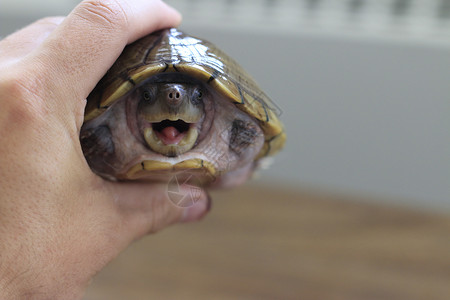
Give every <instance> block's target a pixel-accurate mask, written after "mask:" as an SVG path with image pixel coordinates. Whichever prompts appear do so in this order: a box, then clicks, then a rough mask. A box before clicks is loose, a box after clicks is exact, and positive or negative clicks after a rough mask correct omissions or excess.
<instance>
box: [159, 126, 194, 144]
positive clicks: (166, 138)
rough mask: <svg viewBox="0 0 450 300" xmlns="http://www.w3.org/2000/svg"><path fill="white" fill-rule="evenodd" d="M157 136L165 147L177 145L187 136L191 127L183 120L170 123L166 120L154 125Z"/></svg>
mask: <svg viewBox="0 0 450 300" xmlns="http://www.w3.org/2000/svg"><path fill="white" fill-rule="evenodd" d="M152 126H153V129H154V131H155V133H156V136H157V137H158V138H159V139H160V140H161V141H162V142H163V143H164V145H176V144H178V143H179V142H180V140H181V139H182V138H183V137H184V136H185V135H186V132H187V131H188V130H189V127H190V125H189V124H188V123H186V122H184V121H183V120H177V121H169V120H164V121H162V122H158V123H152Z"/></svg>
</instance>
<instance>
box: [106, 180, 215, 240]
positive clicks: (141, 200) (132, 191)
mask: <svg viewBox="0 0 450 300" xmlns="http://www.w3.org/2000/svg"><path fill="white" fill-rule="evenodd" d="M108 184H109V185H110V189H111V191H112V194H113V197H114V200H115V203H116V205H117V207H118V209H119V214H120V215H121V216H122V218H123V219H122V220H123V222H122V224H123V226H121V230H122V231H124V232H122V233H121V234H122V236H123V237H125V239H126V237H127V236H128V238H129V240H130V241H132V240H135V239H138V238H141V237H142V236H144V235H146V234H149V233H154V232H157V231H159V230H161V229H163V228H165V227H167V226H169V225H172V224H175V223H179V222H192V221H197V220H200V219H202V218H203V217H204V216H205V215H206V213H207V212H208V211H209V209H210V207H211V198H210V196H209V195H208V193H207V192H206V191H205V190H204V189H201V188H196V189H195V191H192V190H190V189H189V188H188V187H185V186H179V190H178V191H177V192H176V193H175V194H174V193H173V192H172V191H170V189H169V185H168V184H163V183H129V182H127V183H117V182H114V183H112V182H109V183H108ZM181 198H183V199H185V201H183V202H181V201H180V199H181ZM126 242H128V241H126Z"/></svg>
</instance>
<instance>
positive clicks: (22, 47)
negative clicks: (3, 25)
mask: <svg viewBox="0 0 450 300" xmlns="http://www.w3.org/2000/svg"><path fill="white" fill-rule="evenodd" d="M63 20H64V18H63V17H48V18H44V19H40V20H37V21H36V22H34V23H32V24H30V25H28V26H27V27H24V28H22V29H21V30H19V31H17V32H14V33H12V34H10V35H9V36H7V37H6V38H4V39H3V40H1V41H0V53H2V56H1V58H0V59H1V63H3V64H6V63H12V62H14V61H17V60H19V59H21V58H22V57H23V56H25V55H27V54H28V53H30V52H31V51H32V50H34V49H35V48H36V47H38V46H39V45H40V44H41V43H42V42H43V41H44V40H45V39H46V38H47V37H48V36H49V34H50V33H51V32H52V31H53V30H54V29H55V28H56V27H57V26H58V25H59V24H61V22H62V21H63Z"/></svg>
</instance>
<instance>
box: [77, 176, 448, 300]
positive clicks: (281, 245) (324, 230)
mask: <svg viewBox="0 0 450 300" xmlns="http://www.w3.org/2000/svg"><path fill="white" fill-rule="evenodd" d="M213 196H214V205H213V209H212V211H211V213H210V215H209V216H208V217H206V219H205V220H203V221H202V222H199V223H196V224H188V225H186V224H184V225H177V226H174V227H171V228H169V229H166V230H164V231H162V232H160V233H158V234H156V235H153V236H151V237H147V238H145V239H144V240H142V241H140V242H138V243H136V244H134V245H132V247H131V248H129V249H128V250H127V251H126V252H125V253H123V255H121V256H120V257H119V258H118V259H117V260H115V261H114V262H113V263H112V264H111V265H109V266H108V267H107V268H106V269H105V270H104V271H102V273H100V274H99V275H98V276H97V277H96V279H95V280H94V281H93V283H92V285H91V286H90V288H89V290H88V293H87V295H86V297H85V298H86V299H89V300H97V299H109V300H115V299H121V300H122V299H127V300H129V299H183V300H184V299H306V300H309V299H320V300H328V299H333V300H334V299H342V300H352V299H355V300H356V299H357V300H372V299H383V300H385V299H394V300H402V299H405V300H416V299H417V300H419V299H421V300H422V299H426V300H435V299H442V300H449V299H450V215H448V216H445V215H434V214H432V213H425V212H415V211H411V210H408V209H405V208H398V207H397V208H392V207H386V206H382V205H374V204H367V203H364V202H363V203H361V202H353V201H351V200H348V199H343V198H342V197H337V196H324V195H322V196H319V195H314V194H312V193H298V192H293V191H287V190H285V189H275V188H270V189H269V188H264V187H256V186H251V185H247V186H245V187H243V188H239V189H236V190H233V191H222V192H215V193H213Z"/></svg>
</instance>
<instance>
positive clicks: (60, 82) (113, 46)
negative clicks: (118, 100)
mask: <svg viewBox="0 0 450 300" xmlns="http://www.w3.org/2000/svg"><path fill="white" fill-rule="evenodd" d="M180 18H181V17H180V15H179V14H178V13H177V12H176V11H175V10H174V9H172V8H170V7H169V6H167V5H166V4H164V3H163V2H162V1H159V0H152V1H148V0H110V1H98V0H97V1H96V0H91V1H89V0H85V1H83V2H81V3H80V4H79V5H78V6H77V7H76V8H75V9H74V10H73V11H72V12H71V13H70V14H69V16H67V18H66V19H65V20H64V21H63V23H62V24H61V25H60V26H59V27H58V28H57V29H56V30H55V31H54V32H53V33H52V34H51V35H50V36H49V37H48V39H47V40H46V41H45V42H44V43H43V44H42V47H41V48H40V49H39V54H38V55H37V56H38V57H37V58H38V61H40V63H41V64H42V68H47V72H45V74H47V75H48V76H49V78H48V81H49V82H52V83H53V85H54V86H55V87H58V88H59V89H60V95H55V96H56V97H55V98H56V99H67V98H71V99H74V98H75V99H84V98H86V97H87V95H88V94H89V92H90V91H91V90H92V89H93V88H94V86H95V84H96V83H97V82H98V81H99V80H100V78H101V77H102V76H103V75H104V73H106V71H107V70H108V68H109V67H110V66H111V65H112V64H113V62H114V61H115V60H116V59H117V57H118V56H119V54H120V53H121V51H122V50H123V48H124V47H125V45H126V44H127V43H130V42H132V41H134V40H136V39H138V38H139V37H142V36H143V35H145V34H148V33H150V32H153V31H155V30H158V29H161V28H164V27H170V26H176V25H177V24H178V23H179V22H180ZM68 95H70V97H68ZM58 96H59V97H58ZM68 101H69V99H68Z"/></svg>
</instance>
